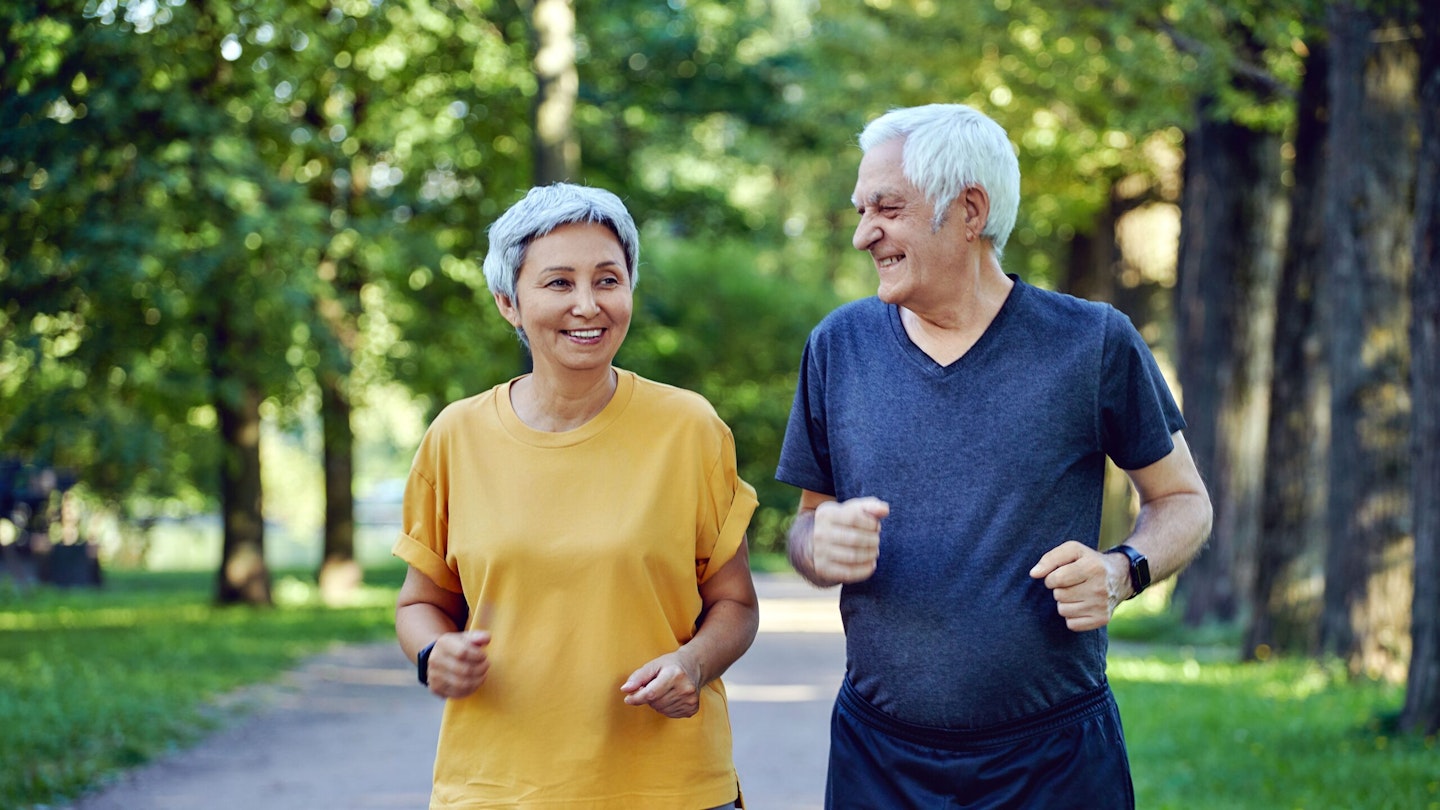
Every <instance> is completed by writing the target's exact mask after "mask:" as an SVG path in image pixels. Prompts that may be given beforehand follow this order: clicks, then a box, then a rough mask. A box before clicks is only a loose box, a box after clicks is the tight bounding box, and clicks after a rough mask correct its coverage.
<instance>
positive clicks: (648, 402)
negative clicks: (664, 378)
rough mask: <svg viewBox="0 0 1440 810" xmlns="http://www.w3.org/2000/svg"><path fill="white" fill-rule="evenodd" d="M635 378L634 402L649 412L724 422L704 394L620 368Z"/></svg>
mask: <svg viewBox="0 0 1440 810" xmlns="http://www.w3.org/2000/svg"><path fill="white" fill-rule="evenodd" d="M617 373H620V374H628V375H630V376H631V377H632V378H634V381H635V394H634V397H633V401H634V404H635V405H636V406H637V407H639V408H641V409H643V410H644V411H645V412H646V413H652V412H653V413H655V414H657V415H660V416H663V418H665V419H666V420H676V421H695V422H702V423H708V422H718V423H720V424H722V425H723V424H724V423H723V422H720V417H719V415H718V414H717V413H716V412H715V406H714V405H712V404H711V403H710V400H708V399H706V398H705V396H704V395H703V394H700V393H699V392H696V391H691V390H690V389H688V388H681V387H679V386H677V385H671V384H669V383H663V382H658V381H656V380H651V379H649V378H647V377H642V376H640V375H639V374H636V373H635V372H633V371H623V370H617Z"/></svg>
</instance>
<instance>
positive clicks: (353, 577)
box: [317, 374, 364, 602]
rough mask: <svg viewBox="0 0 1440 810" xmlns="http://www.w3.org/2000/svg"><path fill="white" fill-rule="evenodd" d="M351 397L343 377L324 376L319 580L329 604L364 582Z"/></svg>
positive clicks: (322, 387) (321, 405) (321, 384)
mask: <svg viewBox="0 0 1440 810" xmlns="http://www.w3.org/2000/svg"><path fill="white" fill-rule="evenodd" d="M350 410H351V408H350V398H349V396H348V395H347V394H346V392H345V380H344V378H343V377H341V376H340V375H339V374H323V375H321V378H320V421H321V430H322V432H323V433H324V439H325V451H324V455H325V549H324V553H323V554H322V556H321V561H320V572H319V575H318V576H317V580H318V582H319V585H320V594H321V596H322V597H323V598H324V599H325V600H326V601H327V602H335V601H341V600H343V599H344V598H345V597H346V596H347V595H348V594H350V593H352V592H353V591H354V590H355V589H356V588H357V587H359V585H360V583H361V582H362V581H363V580H364V575H363V573H362V571H361V570H360V564H359V563H358V562H356V561H355V490H354V481H355V434H354V431H353V430H351V427H350Z"/></svg>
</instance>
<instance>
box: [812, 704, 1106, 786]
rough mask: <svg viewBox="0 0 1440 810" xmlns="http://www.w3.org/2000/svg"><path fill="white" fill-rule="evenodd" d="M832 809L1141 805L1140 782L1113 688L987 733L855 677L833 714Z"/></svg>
mask: <svg viewBox="0 0 1440 810" xmlns="http://www.w3.org/2000/svg"><path fill="white" fill-rule="evenodd" d="M825 807H826V810H903V808H916V810H932V809H933V810H950V809H951V808H967V810H968V809H976V810H978V809H979V808H986V809H987V810H991V809H995V810H998V808H1024V810H1063V809H1064V808H1076V810H1133V809H1134V807H1135V788H1134V786H1133V784H1132V783H1131V781H1130V762H1129V758H1128V757H1127V756H1126V753H1125V737H1124V734H1123V732H1122V730H1121V728H1120V710H1119V708H1118V707H1117V706H1116V705H1115V697H1114V695H1112V694H1111V693H1110V687H1109V685H1101V686H1100V687H1099V688H1098V689H1096V690H1094V691H1093V692H1090V693H1089V694H1084V695H1081V696H1079V697H1077V698H1073V699H1071V700H1069V701H1066V702H1065V703H1062V704H1060V705H1059V706H1056V707H1055V708H1053V709H1050V710H1048V711H1046V712H1043V713H1041V714H1039V715H1034V716H1031V717H1027V718H1023V719H1021V720H1018V721H1015V722H1013V723H1008V724H1005V725H1003V726H998V727H991V728H986V729H982V730H978V731H973V732H971V731H953V730H950V729H940V728H933V727H930V726H917V725H913V724H910V723H905V722H903V721H900V720H896V719H895V718H893V717H890V716H889V715H887V714H885V713H884V712H881V711H880V710H879V709H877V708H875V707H874V706H872V705H870V704H869V703H868V702H866V701H865V700H864V699H863V698H861V697H860V695H859V694H857V693H856V692H855V690H854V689H853V688H852V687H851V686H850V682H849V680H846V681H845V682H844V683H843V684H841V686H840V695H839V697H838V698H836V700H835V710H834V712H833V714H832V715H831V721H830V769H829V774H828V775H827V778H826V783H825Z"/></svg>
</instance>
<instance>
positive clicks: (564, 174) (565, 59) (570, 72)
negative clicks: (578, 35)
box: [530, 0, 580, 186]
mask: <svg viewBox="0 0 1440 810" xmlns="http://www.w3.org/2000/svg"><path fill="white" fill-rule="evenodd" d="M530 19H531V25H532V27H533V29H534V32H535V79H536V83H537V90H536V93H535V109H534V115H535V121H534V150H535V185H537V186H543V185H548V184H550V183H556V182H560V181H564V180H573V179H574V178H575V177H576V176H577V175H578V174H579V173H580V144H579V143H578V142H577V141H576V140H575V136H574V129H573V117H574V113H575V99H576V96H577V95H578V94H579V91H580V78H579V74H578V73H577V72H576V70H575V6H574V2H573V0H536V2H535V7H534V9H533V11H532V12H531V18H530Z"/></svg>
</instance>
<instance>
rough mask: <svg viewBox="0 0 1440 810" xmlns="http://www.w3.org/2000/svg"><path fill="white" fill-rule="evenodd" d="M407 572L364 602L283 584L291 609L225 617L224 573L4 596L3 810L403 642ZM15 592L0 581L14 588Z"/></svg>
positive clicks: (0, 644) (66, 791)
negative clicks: (328, 663)
mask: <svg viewBox="0 0 1440 810" xmlns="http://www.w3.org/2000/svg"><path fill="white" fill-rule="evenodd" d="M401 578H402V575H401V574H400V573H399V572H398V571H396V570H394V569H387V570H386V571H383V572H370V574H369V576H368V580H369V581H371V582H376V581H380V582H386V583H389V586H388V587H384V588H371V589H368V590H367V591H366V592H364V593H363V594H361V595H360V596H359V597H358V598H357V601H356V603H355V605H354V606H353V607H349V608H327V607H324V606H322V605H320V603H319V600H318V598H317V597H316V596H315V594H314V588H313V586H310V585H306V584H304V583H303V582H302V581H300V580H298V579H294V578H282V579H281V581H280V582H279V583H278V587H277V589H276V590H277V597H278V598H277V601H279V602H280V605H281V606H280V607H277V608H273V609H254V608H241V607H232V608H219V607H216V606H214V605H213V604H212V603H211V601H210V599H211V595H212V591H213V583H212V579H213V575H208V574H190V573H184V574H176V573H169V574H146V573H129V572H121V573H111V574H109V575H108V577H107V582H106V586H105V588H104V589H102V590H96V591H89V590H75V591H54V590H42V591H32V592H28V593H25V594H20V593H17V592H15V591H13V590H5V589H0V682H3V683H4V684H5V689H4V690H3V691H0V761H4V762H5V768H3V769H0V806H4V807H26V806H30V805H40V804H48V803H51V802H53V801H55V800H56V799H60V798H64V797H67V796H74V795H76V794H77V793H79V792H80V791H81V790H83V789H85V788H87V787H90V786H93V785H95V784H96V783H97V782H100V781H102V780H103V779H105V778H107V777H109V776H111V775H112V774H113V773H114V772H115V771H117V770H118V769H121V768H127V767H132V766H135V765H138V764H140V763H142V762H145V761H147V760H149V759H152V758H154V757H155V756H158V755H160V754H163V753H165V752H166V751H169V750H171V749H173V748H174V747H175V746H177V745H184V744H186V743H189V742H193V741H194V740H195V739H196V738H197V737H198V735H199V734H200V733H201V732H203V731H206V730H208V729H210V728H212V727H213V726H214V725H215V723H216V722H218V721H220V720H223V719H224V714H223V711H222V710H221V709H219V708H217V704H216V703H215V699H216V698H217V697H219V696H221V695H223V694H225V693H227V692H230V691H231V690H233V689H235V688H237V687H239V686H242V685H245V684H250V683H256V682H261V681H267V680H270V679H271V678H273V677H274V676H275V675H276V674H278V673H279V672H281V671H283V670H285V669H286V668H288V667H291V666H293V665H294V664H295V663H296V662H297V661H298V660H299V659H300V658H301V657H302V656H305V655H309V654H313V653H316V652H319V651H320V650H322V649H324V648H325V647H326V646H327V645H330V644H332V643H335V642H337V641H346V642H356V641H371V640H378V639H381V638H385V637H387V636H388V635H389V634H391V633H393V627H394V625H393V614H392V611H393V605H394V588H395V587H397V586H398V582H399V580H400V579H401ZM3 586H4V583H0V588H3Z"/></svg>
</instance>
